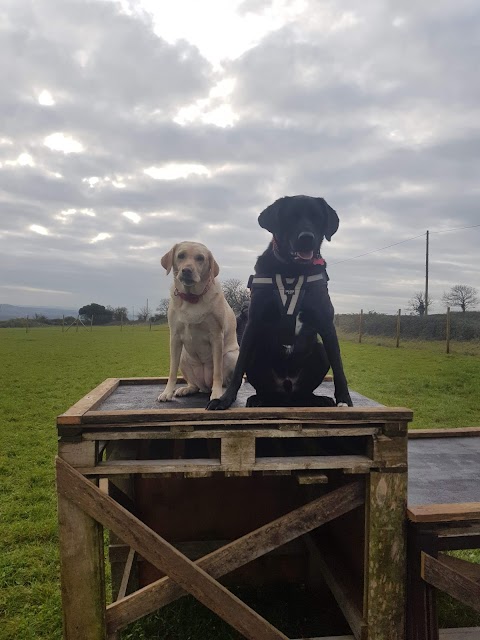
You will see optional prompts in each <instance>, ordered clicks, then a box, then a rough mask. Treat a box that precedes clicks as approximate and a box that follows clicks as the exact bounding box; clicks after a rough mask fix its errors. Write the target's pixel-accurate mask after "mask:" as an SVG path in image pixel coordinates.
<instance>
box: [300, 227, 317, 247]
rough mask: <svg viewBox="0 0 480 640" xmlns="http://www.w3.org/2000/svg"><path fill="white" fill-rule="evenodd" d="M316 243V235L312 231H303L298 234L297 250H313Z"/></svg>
mask: <svg viewBox="0 0 480 640" xmlns="http://www.w3.org/2000/svg"><path fill="white" fill-rule="evenodd" d="M314 242H315V234H313V233H312V232H311V231H302V232H301V233H299V234H298V238H297V248H298V249H299V250H309V249H313V245H314Z"/></svg>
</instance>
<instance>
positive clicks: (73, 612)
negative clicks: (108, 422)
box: [57, 443, 106, 640]
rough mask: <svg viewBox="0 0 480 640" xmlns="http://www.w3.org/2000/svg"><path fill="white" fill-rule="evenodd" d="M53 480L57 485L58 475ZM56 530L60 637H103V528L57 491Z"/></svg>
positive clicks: (75, 639)
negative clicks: (61, 620)
mask: <svg viewBox="0 0 480 640" xmlns="http://www.w3.org/2000/svg"><path fill="white" fill-rule="evenodd" d="M89 444H91V443H89ZM83 454H84V455H85V456H86V457H85V459H84V463H85V462H88V452H86V451H83ZM90 455H91V456H93V455H94V450H93V449H92V448H91V447H90ZM91 462H93V459H91ZM62 463H63V464H66V463H65V462H63V461H62ZM57 482H58V487H59V489H60V486H61V484H62V479H61V478H58V477H57ZM89 484H90V485H91V486H92V487H93V484H92V483H91V482H89ZM95 490H96V491H98V492H99V493H101V492H100V490H99V489H98V488H97V487H95ZM102 495H103V494H102ZM58 534H59V550H60V583H61V591H62V613H63V637H64V640H105V637H106V636H105V633H106V631H105V571H104V560H103V529H102V527H101V525H100V524H98V522H96V521H95V520H94V519H93V518H92V517H91V516H89V515H88V514H86V513H85V512H84V511H83V510H82V509H81V508H79V507H78V505H76V504H74V503H73V502H72V501H71V500H70V499H69V498H68V497H66V496H65V495H63V494H62V493H61V492H60V491H59V493H58Z"/></svg>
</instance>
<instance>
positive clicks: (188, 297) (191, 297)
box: [173, 282, 211, 304]
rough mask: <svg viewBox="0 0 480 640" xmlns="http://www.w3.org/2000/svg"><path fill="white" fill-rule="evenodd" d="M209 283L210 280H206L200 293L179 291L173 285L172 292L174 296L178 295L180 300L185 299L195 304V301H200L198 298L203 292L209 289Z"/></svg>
mask: <svg viewBox="0 0 480 640" xmlns="http://www.w3.org/2000/svg"><path fill="white" fill-rule="evenodd" d="M210 285H211V282H208V283H207V286H206V287H205V289H204V290H203V291H202V293H199V294H196V293H183V291H179V290H178V289H177V288H176V287H175V291H174V292H173V295H174V296H178V297H179V298H181V299H182V300H185V302H190V303H191V304H197V302H200V298H201V297H202V296H203V295H204V294H205V293H207V291H208V290H209V289H210Z"/></svg>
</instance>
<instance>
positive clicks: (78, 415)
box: [57, 378, 119, 425]
mask: <svg viewBox="0 0 480 640" xmlns="http://www.w3.org/2000/svg"><path fill="white" fill-rule="evenodd" d="M118 385H119V379H118V378H107V379H106V380H104V382H102V383H101V384H99V385H98V387H95V389H92V391H90V392H89V393H87V395H85V396H83V398H81V399H80V400H79V401H78V402H76V403H75V404H74V405H73V406H72V407H70V409H67V411H65V412H64V413H62V414H61V415H60V416H58V418H57V424H59V425H60V424H63V425H68V424H70V425H75V424H80V423H81V421H82V416H83V415H84V414H85V413H86V412H87V411H89V410H92V409H94V408H95V407H96V406H98V405H99V404H100V403H101V402H102V401H103V400H104V399H105V398H107V397H108V396H109V395H110V394H111V393H113V392H114V391H115V389H116V388H117V387H118Z"/></svg>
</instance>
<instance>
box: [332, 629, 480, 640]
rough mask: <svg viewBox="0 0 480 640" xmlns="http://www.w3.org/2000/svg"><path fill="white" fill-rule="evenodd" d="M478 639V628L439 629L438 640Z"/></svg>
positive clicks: (479, 632)
mask: <svg viewBox="0 0 480 640" xmlns="http://www.w3.org/2000/svg"><path fill="white" fill-rule="evenodd" d="M479 638H480V627H461V628H458V629H440V640H478V639H479ZM324 640H325V639H324Z"/></svg>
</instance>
